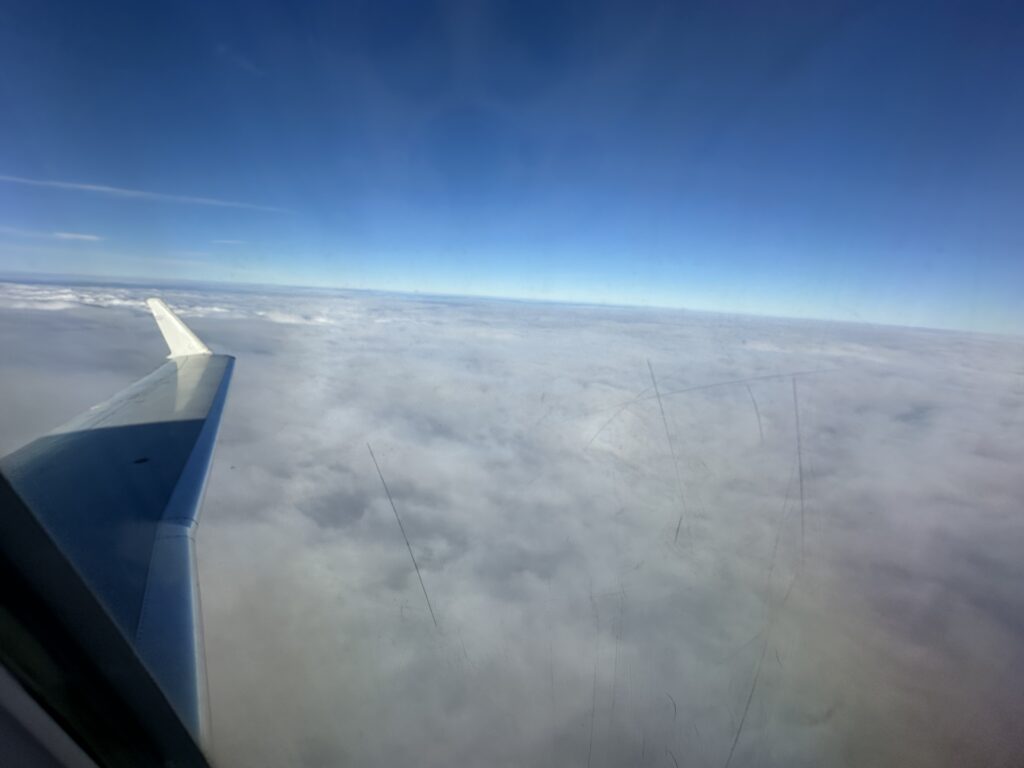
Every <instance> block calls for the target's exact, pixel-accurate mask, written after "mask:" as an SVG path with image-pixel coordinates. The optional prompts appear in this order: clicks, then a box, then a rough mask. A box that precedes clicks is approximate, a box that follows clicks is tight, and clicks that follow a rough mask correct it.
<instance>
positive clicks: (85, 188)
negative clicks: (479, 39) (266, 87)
mask: <svg viewBox="0 0 1024 768" xmlns="http://www.w3.org/2000/svg"><path fill="white" fill-rule="evenodd" d="M0 181H3V182H7V183H9V184H23V185H25V186H29V187H42V188H45V189H62V190H66V191H70V192H91V193H93V194H99V195H109V196H110V197H123V198H131V199H135V200H155V201H159V202H165V203H182V204H185V205H207V206H213V207H216V208H241V209H245V210H250V211H267V212H271V213H288V211H286V210H285V209H284V208H275V207H273V206H269V205H254V204H252V203H240V202H237V201H235V200H219V199H217V198H214V197H195V196H193V195H167V194H164V193H162V192H146V191H144V190H140V189H125V188H123V187H110V186H107V185H105V184H81V183H78V182H74V181H51V180H46V179H26V178H24V177H22V176H7V175H4V174H0Z"/></svg>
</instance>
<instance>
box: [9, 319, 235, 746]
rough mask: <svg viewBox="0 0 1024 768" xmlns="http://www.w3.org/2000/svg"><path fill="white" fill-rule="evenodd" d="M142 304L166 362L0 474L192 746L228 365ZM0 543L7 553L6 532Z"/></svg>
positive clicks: (202, 688) (200, 702)
mask: <svg viewBox="0 0 1024 768" xmlns="http://www.w3.org/2000/svg"><path fill="white" fill-rule="evenodd" d="M148 303H149V305H150V308H151V310H152V311H153V314H154V317H155V318H156V320H157V323H158V325H159V327H160V330H161V332H162V333H163V335H164V338H165V340H166V341H167V345H168V347H169V348H170V353H171V354H170V356H169V359H168V361H167V362H166V363H164V364H163V365H161V366H160V367H159V368H157V369H156V370H155V371H154V372H153V373H151V374H150V375H148V376H146V377H145V378H143V379H141V380H140V381H138V382H136V383H135V384H133V385H132V386H130V387H129V388H128V389H126V390H124V391H123V392H121V393H119V394H117V395H115V396H114V397H113V398H111V399H110V400H108V401H107V402H105V403H102V404H101V405H98V406H94V407H93V408H92V409H90V410H89V411H87V412H86V413H85V414H83V415H82V416H80V417H78V418H76V419H74V420H73V421H71V422H69V423H68V424H66V425H64V426H63V427H60V428H59V429H57V430H55V431H54V432H52V433H50V434H49V435H46V436H44V437H41V438H39V439H38V440H35V441H34V442H32V443H30V444H28V445H27V446H25V447H24V448H22V449H20V450H18V451H16V452H15V453H12V454H10V455H8V456H6V457H4V458H3V459H0V472H2V474H3V475H4V477H5V478H6V481H7V482H8V483H9V485H10V488H11V490H12V491H13V493H14V494H15V495H16V496H17V499H18V500H20V502H21V503H22V504H23V506H24V507H25V508H27V510H30V512H31V514H32V515H33V516H34V518H35V519H36V520H37V521H38V523H39V524H40V526H41V528H42V529H43V530H44V531H45V533H46V534H48V536H49V537H50V539H52V541H53V543H55V545H56V548H57V549H58V550H59V552H60V553H61V554H63V556H64V557H65V558H66V559H67V560H68V561H69V562H70V565H71V566H72V568H73V571H74V572H77V575H78V576H80V578H81V580H82V581H83V582H84V583H85V585H86V586H87V587H88V590H89V591H91V593H92V595H94V596H95V598H96V599H97V601H98V602H99V603H100V604H101V605H102V607H103V609H104V610H105V613H106V614H107V615H108V616H109V618H110V619H112V620H113V623H114V624H116V626H117V628H118V629H119V630H120V633H121V634H122V635H123V636H124V638H125V639H126V640H127V641H128V643H129V644H130V645H131V647H132V649H133V650H134V653H135V654H136V655H137V657H138V658H139V659H141V661H142V663H143V664H144V666H145V668H146V670H148V673H149V674H150V675H151V676H152V678H153V679H154V680H155V681H156V683H157V684H158V685H159V688H160V690H161V691H162V693H163V695H164V696H165V697H166V699H167V701H168V702H169V703H170V705H171V706H172V707H173V709H174V712H175V713H176V714H177V716H178V718H180V720H181V722H182V723H183V724H184V725H185V726H186V727H187V728H188V730H189V732H190V733H191V735H192V737H193V738H194V739H195V740H196V741H197V742H198V743H200V744H202V743H203V742H204V741H205V739H206V736H207V731H208V713H207V695H206V672H205V666H204V653H203V636H202V615H201V611H200V604H199V589H198V582H197V579H196V563H195V551H194V537H195V529H196V524H197V519H198V515H199V510H200V506H201V503H202V497H203V491H204V488H205V484H206V477H207V474H208V471H209V468H210V463H211V460H212V456H213V447H214V442H215V440H216V436H217V430H218V427H219V424H220V417H221V413H222V411H223V408H224V402H225V399H226V396H227V390H228V385H229V382H230V380H231V373H232V369H233V365H234V358H233V357H230V356H228V355H216V354H212V353H211V352H210V350H209V349H208V348H207V347H206V345H205V344H203V343H202V342H201V341H200V340H199V339H198V338H197V337H196V336H195V334H193V333H192V331H191V330H190V329H189V328H188V327H187V326H186V325H185V324H184V323H183V322H182V321H181V320H180V319H179V318H178V317H177V316H176V315H175V314H174V313H173V312H171V310H170V309H168V308H167V306H166V305H165V304H164V303H163V302H162V301H159V300H150V302H148ZM3 540H4V542H5V543H6V544H8V545H10V544H11V536H8V535H6V532H5V535H4V536H3ZM16 555H17V553H12V557H13V556H16ZM32 562H33V561H32V560H31V559H29V560H26V561H24V562H23V563H22V564H21V565H20V566H19V568H21V569H25V568H27V569H29V570H31V569H32V568H33V567H34V566H33V564H32ZM40 567H41V566H40ZM32 576H33V574H31V573H29V574H27V577H29V578H31V577H32ZM37 581H38V579H37ZM40 583H41V584H42V585H43V586H42V588H43V589H44V591H45V589H46V588H47V586H46V584H45V578H44V579H43V581H41V582H40ZM57 599H59V596H57ZM59 608H60V606H58V609H59Z"/></svg>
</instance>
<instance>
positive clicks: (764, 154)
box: [0, 0, 1024, 331]
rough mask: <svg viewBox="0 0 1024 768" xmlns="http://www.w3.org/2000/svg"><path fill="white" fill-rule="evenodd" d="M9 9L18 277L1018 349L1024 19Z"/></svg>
mask: <svg viewBox="0 0 1024 768" xmlns="http://www.w3.org/2000/svg"><path fill="white" fill-rule="evenodd" d="M24 6H25V7H23V8H21V9H11V8H7V9H5V10H3V11H0V98H2V108H0V176H3V177H4V178H3V179H0V260H2V261H0V264H4V265H6V267H7V268H8V269H9V270H30V271H43V272H47V271H49V272H73V273H79V274H83V273H84V274H97V275H115V276H142V277H163V278H171V279H180V278H192V279H229V280H240V281H248V282H285V283H294V284H329V285H348V286H365V287H380V288H397V289H408V290H422V291H434V292H456V293H464V292H465V293H482V294H497V295H510V296H526V297H545V298H566V299H577V300H596V301H612V302H628V303H650V304H660V305H671V306H689V307H695V308H707V309H715V308H717V309H725V310H744V311H754V312H770V313H774V314H779V313H781V314H795V315H812V316H828V317H839V318H851V319H855V318H863V319H869V320H881V321H891V322H908V323H924V324H929V325H939V326H953V327H970V328H991V329H997V330H998V329H1003V330H1016V331H1024V301H1021V296H1022V293H1024V257H1022V254H1024V215H1022V213H1021V207H1022V206H1021V201H1024V6H1021V5H1020V4H1016V3H1002V4H987V3H935V2H929V3H856V4H852V3H851V4H843V3H828V2H807V3H799V2H797V3H764V2H750V3H707V4H683V3H640V2H623V3H592V2H578V3H556V2H523V1H522V0H519V1H516V2H506V3H482V2H481V3H477V2H450V3H431V2H410V3H386V2H370V3H322V4H318V3H313V4H297V3H295V4H293V3H260V2H239V3H231V4H228V3H222V4H214V3H208V2H195V3H186V2H181V3H173V4H161V3H150V2H146V3H138V2H132V3H123V4H116V3H88V4H86V3H67V4H56V3H47V2H34V3H26V4H24ZM19 179H20V180H19ZM28 181H32V182H51V181H59V182H70V183H72V184H73V185H94V186H95V185H101V186H104V187H110V188H114V189H107V190H96V189H86V188H83V187H77V186H63V187H58V186H52V185H40V184H36V183H27V182H28ZM141 193H146V194H141ZM178 198H182V199H178ZM198 198H202V199H201V200H200V199H198ZM217 202H230V203H238V204H240V205H237V206H236V205H220V204H215V203H217ZM83 236H90V238H85V237H83ZM91 238H99V239H91Z"/></svg>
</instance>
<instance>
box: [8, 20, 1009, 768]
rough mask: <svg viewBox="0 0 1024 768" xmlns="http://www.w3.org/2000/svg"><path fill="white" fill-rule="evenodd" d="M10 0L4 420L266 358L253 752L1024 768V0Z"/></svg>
mask: <svg viewBox="0 0 1024 768" xmlns="http://www.w3.org/2000/svg"><path fill="white" fill-rule="evenodd" d="M115 6H116V7H115ZM2 14H3V19H4V23H3V24H0V93H2V94H3V102H4V108H3V110H0V113H2V116H0V267H2V275H0V277H2V282H0V340H2V341H0V345H2V346H0V348H2V350H3V360H2V361H0V451H2V452H3V453H7V452H9V451H13V450H15V449H17V448H18V447H19V446H21V445H23V444H25V443H27V442H29V441H30V440H32V439H34V438H35V437H37V436H39V435H41V434H43V433H46V432H47V431H49V430H51V429H53V428H55V427H57V426H59V425H60V424H61V423H63V422H65V421H67V420H69V419H71V418H72V417H74V416H75V415H76V414H78V413H80V412H82V411H84V410H86V409H87V408H89V407H90V406H92V405H94V404H95V403H99V402H101V401H103V400H105V399H106V398H108V397H110V395H111V394H113V393H114V392H116V391H118V390H120V389H123V388H124V387H126V386H128V385H129V384H131V383H132V382H133V381H135V380H137V379H139V378H141V377H142V376H144V375H145V374H147V373H148V372H149V371H150V370H152V369H153V368H154V367H156V366H157V365H159V364H160V363H161V361H162V357H163V355H164V352H165V349H164V347H163V344H162V342H161V340H160V330H159V329H158V328H157V326H156V325H155V324H154V323H153V322H152V320H150V319H149V318H148V317H147V313H148V310H147V309H146V305H145V303H144V302H145V300H146V299H147V298H148V297H150V296H160V297H162V298H163V299H164V300H165V301H166V302H167V304H168V305H169V306H170V307H171V308H172V309H173V310H174V311H176V312H177V313H178V314H179V315H180V317H181V318H182V320H184V321H185V322H186V323H187V324H188V326H189V327H190V328H192V329H193V330H194V331H195V333H196V334H197V335H198V337H200V338H201V339H202V340H203V341H204V342H205V343H206V344H208V345H209V346H210V347H212V348H213V349H214V351H215V352H223V353H226V354H230V355H233V356H234V357H235V358H236V360H237V362H236V366H235V371H234V374H233V378H232V381H231V389H230V392H229V394H228V399H227V405H226V408H225V410H224V414H223V419H222V422H221V425H220V432H219V436H218V438H217V445H216V451H215V456H214V463H213V467H212V470H211V473H210V476H209V480H208V483H207V486H206V494H205V501H204V502H203V506H202V517H201V523H200V525H199V527H198V529H197V532H196V537H195V539H196V556H197V561H198V574H199V588H200V591H201V595H202V615H203V627H202V629H203V634H204V646H205V664H206V674H207V676H208V698H209V713H210V718H211V723H212V728H211V729H210V732H209V736H208V740H207V741H206V742H205V743H204V744H203V745H202V746H203V748H204V749H205V751H206V752H207V754H208V755H209V756H210V757H211V759H212V761H213V762H215V764H216V765H221V766H236V765H237V766H281V765H294V766H334V765H382V766H383V765H389V766H390V765H424V766H451V765H467V766H470V765H480V766H485V765H525V766H534V765H537V766H539V765H550V766H555V765H558V766H562V765H564V766H570V765H578V766H584V765H585V766H590V767H593V768H597V767H599V766H626V765H644V766H673V767H674V768H680V767H681V766H715V767H716V768H721V767H723V766H724V767H725V768H729V766H737V767H738V766H818V765H878V766H962V765H992V766H997V765H1007V766H1009V765H1020V764H1021V763H1022V761H1024V737H1022V736H1021V731H1020V722H1021V717H1022V716H1024V686H1022V684H1021V681H1022V679H1024V677H1022V675H1024V559H1022V558H1021V552H1024V521H1022V517H1021V515H1022V510H1024V483H1022V481H1021V473H1020V467H1021V464H1022V461H1024V335H1022V334H1024V296H1022V293H1024V258H1022V253H1024V251H1022V249H1024V218H1022V217H1021V216H1020V211H1019V208H1020V204H1019V203H1020V200H1022V199H1024V92H1022V86H1021V83H1024V10H1022V9H1021V8H1020V7H1017V6H1014V5H1012V4H988V3H981V4H968V5H963V4H952V3H938V4H901V5H899V6H889V5H887V4H871V3H868V4H865V3H850V4H847V3H828V4H821V3H810V2H808V3H803V2H796V3H792V4H787V5H785V6H777V5H770V6H768V5H761V4H721V3H708V4H702V3H697V4H679V5H676V4H670V3H632V2H630V3H619V2H603V1H602V2H597V3H587V4H576V3H559V2H555V3H549V2H544V3H533V2H525V3H524V2H493V3H472V2H458V1H456V2H423V3H413V4H406V3H398V4H392V3H347V4H333V3H319V2H311V3H299V4H290V3H288V4H285V3H280V4H279V3H276V2H253V3H245V4H241V5H238V4H224V5H221V4H207V3H195V4H193V3H171V4H164V3H154V4H145V5H144V6H136V5H133V4H132V5H127V6H120V5H117V4H108V3H99V4H91V5H90V6H89V7H86V6H84V5H83V6H79V5H77V4H72V5H68V6H64V5H61V4H58V3H50V2H40V3H35V4H32V6H31V7H25V8H21V9H8V10H5V11H3V12H2Z"/></svg>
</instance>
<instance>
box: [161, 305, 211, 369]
mask: <svg viewBox="0 0 1024 768" xmlns="http://www.w3.org/2000/svg"><path fill="white" fill-rule="evenodd" d="M146 305H147V306H148V307H149V309H150V311H151V312H152V313H153V317H154V319H156V324H157V325H158V326H160V333H162V334H163V335H164V341H166V342H167V347H168V349H170V350H171V354H169V355H168V357H183V356H185V355H211V354H213V353H212V352H210V348H209V347H207V346H206V345H205V344H203V342H201V341H200V340H199V337H198V336H196V335H195V334H194V333H192V329H191V328H189V327H188V326H187V325H185V323H184V322H183V321H182V319H181V318H180V317H178V316H177V315H176V314H174V312H172V311H171V308H170V307H168V306H167V305H166V304H165V303H164V302H163V299H146Z"/></svg>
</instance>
